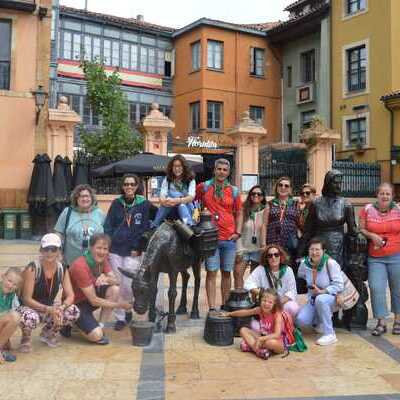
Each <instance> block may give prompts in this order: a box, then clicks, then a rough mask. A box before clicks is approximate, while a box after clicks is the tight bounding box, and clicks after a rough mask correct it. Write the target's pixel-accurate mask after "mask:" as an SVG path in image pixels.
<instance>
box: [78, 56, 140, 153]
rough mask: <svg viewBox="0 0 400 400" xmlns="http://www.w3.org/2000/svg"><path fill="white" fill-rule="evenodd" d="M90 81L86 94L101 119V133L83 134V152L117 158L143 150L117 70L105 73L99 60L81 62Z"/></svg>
mask: <svg viewBox="0 0 400 400" xmlns="http://www.w3.org/2000/svg"><path fill="white" fill-rule="evenodd" d="M81 67H82V69H83V72H84V74H85V78H86V80H87V97H88V100H89V103H90V104H91V106H92V108H93V110H94V111H95V112H96V113H97V114H98V116H99V119H101V121H102V128H101V129H99V131H98V132H96V133H93V132H86V131H83V132H82V133H81V141H82V145H83V148H84V151H85V152H87V153H90V154H92V155H96V156H100V157H110V158H114V159H118V158H120V157H126V156H127V155H128V154H132V153H134V152H137V151H142V150H143V141H142V138H141V137H139V136H138V135H134V134H133V132H132V128H131V127H130V126H129V122H128V102H127V99H126V97H125V95H124V94H123V92H122V90H121V88H120V85H121V78H120V76H119V74H118V72H117V71H113V72H112V73H111V74H109V73H106V71H105V70H104V66H103V65H102V64H101V63H99V62H98V61H83V62H82V64H81Z"/></svg>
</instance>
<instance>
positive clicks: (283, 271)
mask: <svg viewBox="0 0 400 400" xmlns="http://www.w3.org/2000/svg"><path fill="white" fill-rule="evenodd" d="M264 268H265V273H269V272H270V276H271V277H272V279H273V281H274V285H275V288H277V287H278V286H279V287H282V278H283V276H284V275H285V274H286V271H287V265H281V266H280V267H279V276H278V278H276V277H275V275H274V274H273V272H272V271H271V270H270V269H269V267H267V266H265V265H264Z"/></svg>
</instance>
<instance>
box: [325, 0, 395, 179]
mask: <svg viewBox="0 0 400 400" xmlns="http://www.w3.org/2000/svg"><path fill="white" fill-rule="evenodd" d="M331 4H332V6H331V7H332V125H333V128H334V129H336V130H338V131H339V132H341V134H342V143H341V144H340V145H339V146H338V153H337V155H338V158H346V157H348V156H350V155H353V156H354V159H355V160H359V161H375V160H377V161H379V162H381V165H382V167H383V171H384V176H383V178H384V179H389V175H388V174H389V160H390V114H389V112H388V111H387V110H386V109H385V107H384V105H383V104H382V102H381V101H380V100H379V99H380V97H381V96H382V95H384V94H386V93H388V92H389V91H391V90H392V89H398V88H399V87H400V77H399V73H398V71H399V67H400V55H399V54H398V53H399V52H398V49H399V45H400V42H399V37H400V35H399V29H400V27H399V24H398V16H399V12H400V8H399V7H400V5H399V2H398V1H396V0H385V1H373V0H368V2H367V4H368V9H367V10H366V12H363V13H360V14H359V15H356V16H353V17H344V12H343V4H344V2H343V1H333V2H332V3H331ZM361 41H366V42H367V43H368V48H369V51H368V53H369V55H368V69H369V72H368V78H367V79H368V84H369V88H367V90H366V91H365V92H364V93H360V94H356V95H351V96H346V95H345V94H344V93H343V86H344V85H345V81H344V80H345V79H346V76H345V75H344V73H343V69H344V67H343V63H344V55H343V54H344V50H343V47H344V46H347V45H349V44H352V43H357V42H361ZM368 84H367V87H368ZM362 105H365V108H364V109H363V110H360V111H359V112H360V113H366V114H367V115H369V138H368V144H367V146H366V147H365V148H364V149H363V150H362V151H358V152H355V149H346V148H345V147H344V140H345V137H344V135H345V131H344V129H343V123H344V122H343V121H344V119H345V118H346V117H348V116H357V112H356V111H355V110H353V107H357V106H362ZM399 139H400V137H399ZM399 143H400V141H399Z"/></svg>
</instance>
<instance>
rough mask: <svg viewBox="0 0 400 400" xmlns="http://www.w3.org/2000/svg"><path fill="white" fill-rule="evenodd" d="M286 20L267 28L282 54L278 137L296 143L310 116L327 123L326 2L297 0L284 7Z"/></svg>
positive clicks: (328, 42)
mask: <svg viewBox="0 0 400 400" xmlns="http://www.w3.org/2000/svg"><path fill="white" fill-rule="evenodd" d="M285 10H286V11H289V13H290V16H289V19H288V20H287V21H285V22H283V23H281V24H279V25H277V26H276V27H274V28H272V29H270V30H268V31H267V38H268V41H269V42H270V43H271V44H272V45H274V46H277V47H279V48H280V50H281V53H282V109H283V117H282V127H281V132H282V137H281V141H282V142H286V143H296V142H299V140H300V136H301V132H302V130H303V129H306V128H308V127H309V126H310V122H311V120H312V118H313V117H315V116H318V117H320V118H321V119H322V120H323V121H324V122H325V124H327V125H328V126H329V125H330V64H331V61H330V51H329V49H330V17H329V2H327V1H325V0H300V1H296V2H294V3H293V4H291V5H290V6H288V7H287V8H286V9H285Z"/></svg>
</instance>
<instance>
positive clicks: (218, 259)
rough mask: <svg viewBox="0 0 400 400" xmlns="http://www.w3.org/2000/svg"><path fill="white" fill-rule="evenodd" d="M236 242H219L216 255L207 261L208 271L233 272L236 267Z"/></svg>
mask: <svg viewBox="0 0 400 400" xmlns="http://www.w3.org/2000/svg"><path fill="white" fill-rule="evenodd" d="M235 257H236V242H235V241H234V240H219V241H218V247H217V249H216V250H215V253H214V255H212V256H211V257H208V258H207V259H206V269H207V271H218V270H219V269H222V270H223V271H225V272H231V271H232V270H233V266H234V265H235Z"/></svg>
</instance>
